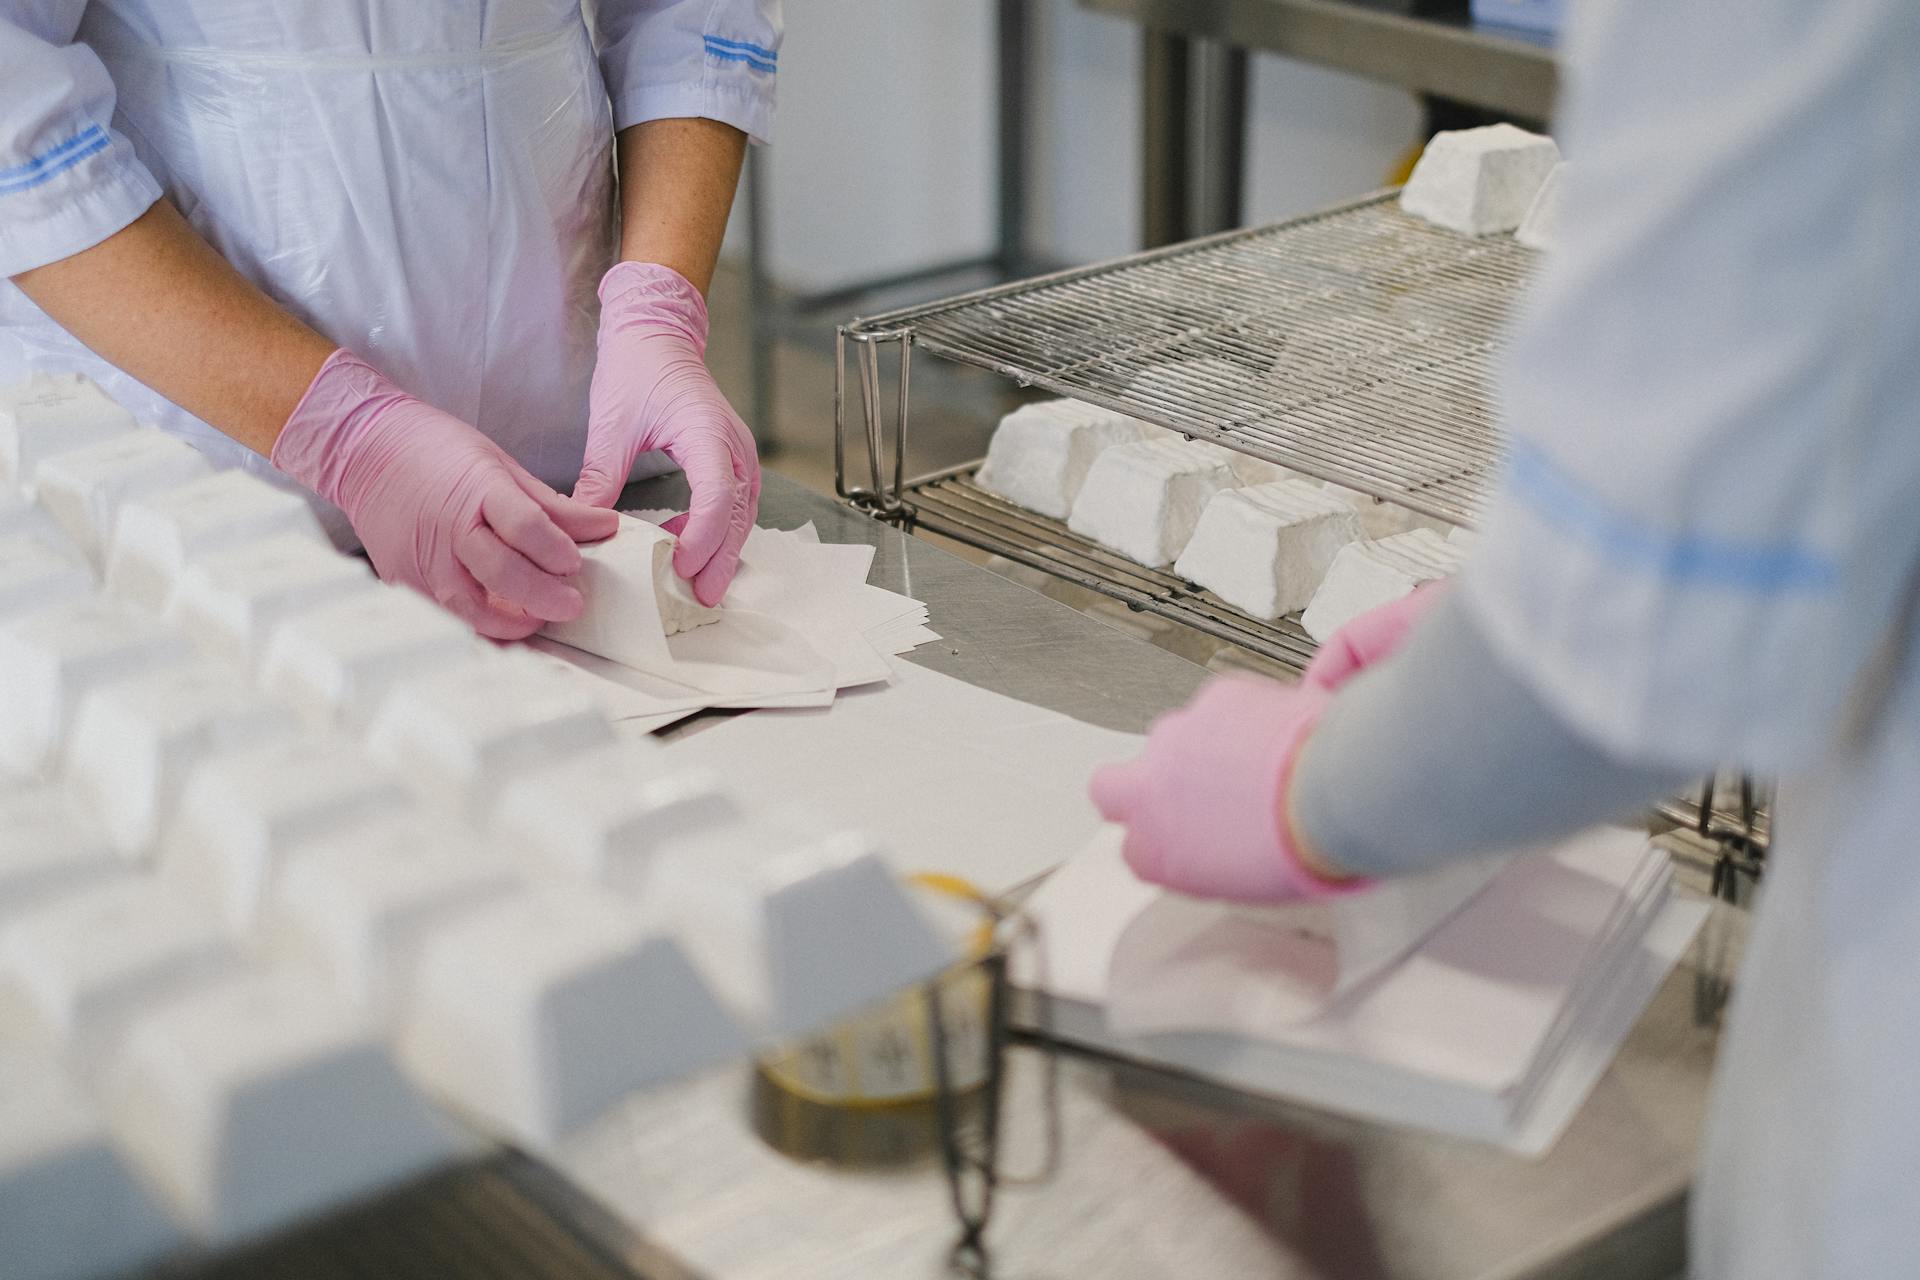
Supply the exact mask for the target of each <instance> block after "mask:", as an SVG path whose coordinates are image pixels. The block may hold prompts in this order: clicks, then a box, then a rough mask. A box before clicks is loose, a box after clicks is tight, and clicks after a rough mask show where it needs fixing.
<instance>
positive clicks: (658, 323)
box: [573, 262, 760, 605]
mask: <svg viewBox="0 0 1920 1280" xmlns="http://www.w3.org/2000/svg"><path fill="white" fill-rule="evenodd" d="M706 351H707V303H706V300H705V299H704V298H702V297H701V296H700V291H699V290H698V289H696V288H694V287H693V285H692V284H691V283H689V282H688V280H687V278H686V277H685V276H683V275H681V274H680V273H679V272H677V271H675V270H673V269H672V268H671V267H662V266H657V265H655V264H653V263H650V262H621V263H618V264H616V265H615V266H614V268H613V270H611V271H609V272H607V274H606V278H605V279H603V280H601V282H600V360H599V363H598V364H597V365H595V367H594V371H593V392H592V404H591V406H590V413H589V415H588V418H587V454H586V460H585V463H584V465H583V466H582V467H581V469H580V482H579V483H578V484H576V485H575V486H574V488H573V496H574V497H576V498H578V499H579V500H580V501H582V502H590V503H592V504H593V505H595V506H597V507H610V506H612V505H613V504H614V502H615V501H616V500H618V498H619V497H620V490H621V489H622V488H623V487H624V486H625V485H626V483H627V477H628V475H629V474H630V473H631V472H632V471H633V464H634V462H635V460H637V459H638V458H639V457H640V455H641V454H643V453H650V452H652V451H653V450H655V449H658V450H661V451H662V452H664V453H665V454H666V455H667V456H668V457H669V458H672V459H673V460H674V461H675V462H676V463H678V464H679V465H680V469H681V470H682V471H684V472H686V473H687V483H688V484H689V485H690V486H691V487H692V489H693V501H692V503H691V505H690V506H689V508H688V510H687V519H686V524H685V527H684V528H683V529H681V530H680V531H679V537H680V541H679V545H678V546H677V547H676V548H675V549H674V553H673V571H674V572H675V573H677V574H679V575H680V576H681V577H683V578H687V579H689V580H691V582H692V583H693V594H694V598H695V599H697V600H699V601H700V603H701V604H705V605H716V604H719V603H720V598H721V597H722V596H724V595H725V594H726V593H727V587H728V585H729V584H730V583H732V581H733V575H734V572H735V571H736V570H738V569H739V567H740V548H741V547H743V546H745V545H746V541H747V534H748V533H750V532H752V530H753V521H754V518H755V517H756V516H757V515H758V514H759V511H760V461H759V458H758V456H757V455H756V453H755V452H754V447H753V434H752V433H751V432H750V431H748V430H747V427H746V424H745V423H743V422H741V421H740V415H739V414H737V413H735V412H734V411H733V406H732V405H730V404H728V403H727V398H726V397H725V396H723V395H721V394H720V388H719V387H717V386H715V385H714V382H713V375H712V374H711V373H709V372H708V371H707V364H706Z"/></svg>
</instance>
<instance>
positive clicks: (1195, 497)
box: [1067, 439, 1239, 568]
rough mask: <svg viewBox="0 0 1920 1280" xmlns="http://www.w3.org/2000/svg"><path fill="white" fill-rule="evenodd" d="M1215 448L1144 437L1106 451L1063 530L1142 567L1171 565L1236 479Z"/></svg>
mask: <svg viewBox="0 0 1920 1280" xmlns="http://www.w3.org/2000/svg"><path fill="white" fill-rule="evenodd" d="M1220 453H1221V451H1220V450H1218V449H1206V448H1197V447H1195V446H1194V445H1192V444H1189V443H1188V442H1186V441H1184V440H1170V439H1163V440H1146V441H1142V442H1140V443H1139V444H1124V445H1118V446H1115V447H1114V448H1111V449H1108V450H1107V451H1106V452H1105V453H1103V454H1101V455H1100V457H1099V458H1098V459H1096V460H1095V462H1094V464H1093V467H1092V469H1091V470H1089V471H1088V472H1087V482H1086V484H1085V485H1083V486H1082V487H1081V489H1080V497H1079V498H1078V500H1076V501H1075V502H1074V504H1073V514H1072V515H1071V516H1069V517H1068V519H1067V527H1068V528H1069V529H1072V530H1073V531H1074V532H1075V533H1077V534H1079V535H1080V536H1082V537H1084V538H1091V539H1093V540H1094V541H1095V542H1098V543H1101V544H1103V545H1105V546H1108V547H1112V548H1113V549H1114V550H1115V551H1118V552H1119V553H1120V554H1122V555H1124V556H1126V557H1128V558H1129V559H1131V560H1134V561H1135V562H1137V563H1139V564H1143V565H1146V566H1148V567H1150V568H1159V567H1160V566H1163V565H1169V564H1172V563H1173V561H1174V558H1175V557H1177V556H1178V555H1179V554H1180V552H1181V551H1182V550H1184V549H1185V548H1186V545H1187V539H1188V538H1190V537H1192V536H1193V528H1194V526H1195V525H1196V524H1198V523H1199V521H1200V513H1201V512H1202V511H1204V510H1205V509H1206V506H1207V503H1208V502H1210V501H1211V500H1212V499H1213V495H1214V494H1216V493H1218V492H1220V491H1221V490H1222V489H1231V488H1234V487H1235V486H1236V485H1237V484H1238V483H1239V481H1238V480H1237V479H1236V478H1235V476H1234V474H1233V468H1232V467H1231V466H1229V465H1228V464H1227V463H1226V462H1225V461H1223V460H1222V458H1221V457H1220Z"/></svg>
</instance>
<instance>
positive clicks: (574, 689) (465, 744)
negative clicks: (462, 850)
mask: <svg viewBox="0 0 1920 1280" xmlns="http://www.w3.org/2000/svg"><path fill="white" fill-rule="evenodd" d="M612 740H613V725H612V723H611V722H610V721H609V720H608V719H607V716H606V712H605V710H604V704H603V703H602V701H601V700H600V699H599V698H598V697H596V696H595V694H594V693H593V691H592V690H591V689H590V688H588V687H586V686H584V685H583V684H581V683H580V682H579V681H577V680H575V679H573V678H571V677H570V676H569V675H567V674H564V673H562V672H558V671H555V670H553V669H552V667H551V665H550V664H547V663H542V662H538V661H535V660H534V659H533V658H532V657H530V656H528V655H526V654H524V653H520V652H517V651H514V650H501V651H499V652H496V653H490V654H487V655H485V657H484V658H483V659H481V660H479V661H475V662H468V663H462V664H460V665H459V666H457V667H455V668H453V669H451V670H448V671H443V672H437V673H434V674H431V675H425V676H418V677H415V678H413V679H410V680H407V681H403V682H401V683H400V684H399V685H398V687H396V688H395V689H394V691H393V693H392V694H390V695H389V696H388V698H387V700H386V702H385V703H384V704H383V705H382V706H381V708H380V710H379V712H377V713H376V714H375V716H374V719H373V724H372V726H371V727H370V728H369V729H368V730H367V749H368V751H369V752H370V753H372V755H373V757H374V758H375V759H376V760H378V761H379V762H381V763H382V764H384V765H386V766H387V767H388V768H390V769H392V770H393V771H394V772H395V773H396V774H397V775H399V776H401V777H404V778H405V779H407V781H409V782H410V783H412V784H413V786H414V789H415V790H416V791H417V792H418V793H419V794H421V795H422V796H424V797H427V798H429V799H431V800H433V801H435V802H438V803H444V804H449V805H453V806H455V807H457V808H459V809H461V810H463V811H466V812H469V813H472V814H475V815H478V814H480V813H483V812H485V811H486V810H488V809H490V808H491V807H492V806H493V804H494V802H495V799H496V797H497V796H498V795H499V793H500V789H501V788H502V787H504V786H505V785H506V784H507V783H508V782H509V781H510V780H511V779H513V778H515V777H518V776H519V775H520V773H521V772H523V771H524V770H526V769H528V768H530V767H532V766H533V765H536V764H544V763H546V762H548V761H550V760H555V759H558V758H559V757H560V756H562V755H567V754H571V753H573V752H578V751H585V750H587V749H588V748H591V747H597V746H600V745H601V744H603V743H606V742H611V741H612Z"/></svg>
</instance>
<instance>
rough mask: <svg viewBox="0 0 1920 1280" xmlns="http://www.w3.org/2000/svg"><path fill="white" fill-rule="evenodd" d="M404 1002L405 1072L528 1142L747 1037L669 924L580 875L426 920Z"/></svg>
mask: <svg viewBox="0 0 1920 1280" xmlns="http://www.w3.org/2000/svg"><path fill="white" fill-rule="evenodd" d="M402 1007H403V1010H404V1012H403V1015H402V1019H401V1029H400V1032H399V1045H400V1053H401V1058H402V1061H403V1062H404V1063H405V1064H406V1066H407V1068H408V1070H409V1071H410V1072H412V1074H413V1076H414V1078H415V1079H416V1080H418V1081H419V1082H420V1083H421V1084H422V1085H423V1086H424V1087H425V1088H426V1089H427V1090H428V1091H429V1092H431V1093H433V1094H434V1095H436V1096H437V1097H438V1098H440V1099H441V1100H442V1101H444V1102H446V1103H449V1104H451V1105H453V1106H456V1107H458V1108H459V1109H460V1110H461V1111H463V1112H464V1113H466V1114H467V1115H469V1116H471V1117H473V1118H475V1119H476V1120H478V1121H479V1122H480V1123H482V1124H483V1125H484V1126H485V1127H486V1128H488V1129H489V1130H491V1131H492V1132H494V1133H496V1134H498V1135H500V1136H503V1137H507V1138H511V1139H514V1140H517V1141H519V1142H521V1143H524V1144H528V1145H530V1146H532V1147H534V1148H535V1149H545V1148H550V1147H551V1146H552V1144H553V1143H555V1142H556V1141H557V1140H559V1139H560V1138H561V1137H563V1136H564V1135H566V1134H567V1133H569V1132H572V1131H574V1130H577V1129H578V1128H580V1127H581V1126H582V1125H584V1124H586V1123H587V1122H588V1121H591V1120H593V1119H594V1118H595V1117H597V1116H599V1115H601V1114H603V1113H604V1112H605V1111H606V1110H607V1109H608V1108H610V1107H611V1106H613V1105H614V1104H615V1103H617V1102H619V1101H620V1100H621V1099H622V1098H624V1097H626V1096H627V1095H629V1094H631V1093H633V1092H634V1091H636V1090H639V1089H643V1088H646V1087H647V1086H649V1085H653V1084H657V1083H660V1082H663V1081H666V1080H670V1079H673V1078H675V1077H677V1076H680V1075H682V1074H685V1073H687V1072H690V1071H695V1070H698V1069H700V1068H702V1067H705V1066H709V1065H712V1064H715V1063H718V1062H721V1061H724V1060H726V1059H729V1058H732V1057H735V1056H737V1055H739V1054H741V1053H743V1052H744V1051H745V1050H746V1048H747V1040H746V1037H745V1035H744V1034H743V1033H742V1031H741V1030H740V1028H739V1027H737V1026H736V1025H735V1024H734V1022H733V1020H732V1019H731V1017H730V1016H729V1015H728V1014H727V1013H726V1011H725V1009H724V1008H723V1007H722V1006H721V1004H720V1002H719V1001H718V1000H717V999H716V998H715V996H714V994H713V992H712V991H711V990H710V989H709V988H708V987H707V985H706V983H705V982H704V981H703V980H702V979H701V977H700V975H699V973H698V972H697V971H696V970H695V969H694V967H693V965H692V964H691V963H690V962H689V961H688V959H687V957H686V955H685V954H684V953H683V951H682V950H681V948H680V946H679V945H678V944H677V943H676V942H675V941H674V940H673V939H672V938H671V937H670V936H669V935H667V934H666V933H664V932H662V931H660V930H659V929H657V928H655V927H654V926H652V925H650V924H649V923H647V922H646V921H645V920H644V919H643V918H642V916H641V914H640V913H639V912H638V911H636V909H635V908H634V906H633V905H632V904H630V903H627V902H623V901H621V900H620V899H618V898H616V897H613V896H611V895H606V894H603V893H601V892H598V891H594V890H590V889H586V888H584V887H583V888H578V889H568V890H561V889H546V890H542V891H539V892H533V893H527V894H520V895H514V896H510V897H505V898H500V899H497V900H495V901H493V902H491V903H487V904H484V905H482V906H481V907H479V908H478V909H477V910H474V911H472V912H468V913H467V914H465V915H463V916H462V917H461V918H460V919H458V920H456V921H454V922H452V923H451V924H449V925H448V926H447V927H446V928H444V929H439V930H436V931H435V932H434V933H433V935H432V936H431V937H429V938H428V939H427V940H426V941H425V943H424V945H423V946H422V947H421V950H420V959H419V962H418V964H417V965H416V966H415V968H414V972H413V982H412V985H411V987H410V988H409V990H408V991H407V993H406V996H405V999H404V1002H403V1006H402Z"/></svg>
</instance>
